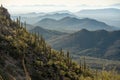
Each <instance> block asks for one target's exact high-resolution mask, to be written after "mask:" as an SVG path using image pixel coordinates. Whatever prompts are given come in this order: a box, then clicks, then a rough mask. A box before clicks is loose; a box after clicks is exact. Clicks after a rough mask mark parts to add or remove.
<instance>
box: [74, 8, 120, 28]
mask: <svg viewBox="0 0 120 80" xmlns="http://www.w3.org/2000/svg"><path fill="white" fill-rule="evenodd" d="M119 13H120V9H116V8H105V9H86V10H81V11H79V12H77V13H75V14H76V15H77V16H79V17H88V18H93V19H97V20H99V21H102V22H105V23H107V24H109V25H113V26H117V27H120V23H119V22H120V14H119Z"/></svg>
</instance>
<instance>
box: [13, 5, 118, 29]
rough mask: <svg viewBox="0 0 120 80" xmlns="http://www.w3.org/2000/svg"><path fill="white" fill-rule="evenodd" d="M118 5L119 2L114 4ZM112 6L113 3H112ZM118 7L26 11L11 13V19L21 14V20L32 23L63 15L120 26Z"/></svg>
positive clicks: (59, 17)
mask: <svg viewBox="0 0 120 80" xmlns="http://www.w3.org/2000/svg"><path fill="white" fill-rule="evenodd" d="M116 5H119V4H116ZM113 6H114V5H113ZM119 13H120V9H117V8H104V9H84V10H81V11H78V12H76V13H72V12H69V11H66V10H65V11H56V12H50V13H43V12H41V13H35V12H32V13H26V14H16V15H15V14H13V15H12V19H15V18H16V17H18V16H21V21H27V23H28V24H31V25H34V24H35V23H37V22H39V21H40V20H42V19H45V18H51V19H55V20H59V19H62V18H65V17H75V18H80V19H81V18H91V19H95V20H98V21H101V22H105V23H106V24H109V25H112V26H116V27H120V14H119Z"/></svg>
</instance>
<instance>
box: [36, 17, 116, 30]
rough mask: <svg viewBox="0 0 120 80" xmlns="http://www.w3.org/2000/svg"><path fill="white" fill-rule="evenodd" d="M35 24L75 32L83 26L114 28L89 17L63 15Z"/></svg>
mask: <svg viewBox="0 0 120 80" xmlns="http://www.w3.org/2000/svg"><path fill="white" fill-rule="evenodd" d="M35 25H37V26H41V27H44V28H46V29H52V30H58V31H63V32H66V31H67V32H75V31H79V30H80V29H83V28H85V29H88V30H100V29H105V30H115V27H112V26H109V25H107V24H105V23H104V22H100V21H97V20H94V19H90V18H83V19H78V18H74V17H65V18H62V19H60V20H55V19H50V18H45V19H42V20H40V21H39V22H37V23H36V24H35Z"/></svg>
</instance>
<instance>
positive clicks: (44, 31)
mask: <svg viewBox="0 0 120 80" xmlns="http://www.w3.org/2000/svg"><path fill="white" fill-rule="evenodd" d="M30 32H32V33H37V34H40V35H41V36H42V37H43V38H44V39H45V40H49V39H52V38H55V37H58V36H61V35H66V34H67V33H62V32H59V31H54V30H48V29H43V28H41V27H39V26H36V27H35V28H33V29H32V30H30Z"/></svg>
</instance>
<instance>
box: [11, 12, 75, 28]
mask: <svg viewBox="0 0 120 80" xmlns="http://www.w3.org/2000/svg"><path fill="white" fill-rule="evenodd" d="M18 16H20V17H21V21H22V22H24V21H26V22H27V23H28V24H30V25H33V26H34V23H37V22H38V21H40V20H42V19H45V18H51V19H56V20H58V19H62V18H64V17H77V16H75V15H73V14H71V13H63V12H54V13H28V14H17V15H12V19H16V18H17V17H18ZM31 29H32V28H31Z"/></svg>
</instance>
